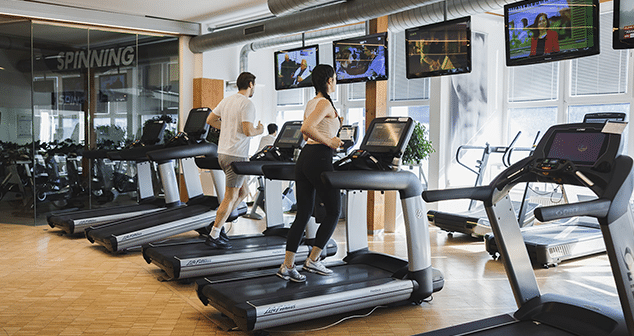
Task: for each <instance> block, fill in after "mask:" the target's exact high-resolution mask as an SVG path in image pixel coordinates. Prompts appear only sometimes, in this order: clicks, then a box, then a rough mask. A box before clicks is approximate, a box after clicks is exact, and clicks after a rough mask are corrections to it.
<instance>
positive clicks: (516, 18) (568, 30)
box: [504, 0, 599, 66]
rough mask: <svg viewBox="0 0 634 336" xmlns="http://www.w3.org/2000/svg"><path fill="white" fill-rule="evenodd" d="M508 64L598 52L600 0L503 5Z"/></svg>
mask: <svg viewBox="0 0 634 336" xmlns="http://www.w3.org/2000/svg"><path fill="white" fill-rule="evenodd" d="M504 23H505V36H506V38H505V44H506V65H508V66H514V65H525V64H535V63H543V62H551V61H559V60H563V59H570V58H577V57H582V56H589V55H596V54H598V53H599V0H526V1H520V2H515V3H512V4H508V5H505V6H504Z"/></svg>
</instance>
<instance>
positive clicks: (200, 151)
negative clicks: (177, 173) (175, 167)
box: [147, 142, 218, 162]
mask: <svg viewBox="0 0 634 336" xmlns="http://www.w3.org/2000/svg"><path fill="white" fill-rule="evenodd" d="M217 150H218V145H216V144H214V143H207V142H201V143H197V144H191V145H186V146H176V147H168V148H162V149H157V150H154V151H150V152H148V153H147V156H148V157H149V158H150V160H152V161H155V162H156V161H168V160H174V159H182V158H188V157H196V156H201V155H207V156H215V155H217V154H216V153H217Z"/></svg>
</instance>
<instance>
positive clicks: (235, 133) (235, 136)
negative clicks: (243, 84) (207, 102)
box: [212, 93, 255, 157]
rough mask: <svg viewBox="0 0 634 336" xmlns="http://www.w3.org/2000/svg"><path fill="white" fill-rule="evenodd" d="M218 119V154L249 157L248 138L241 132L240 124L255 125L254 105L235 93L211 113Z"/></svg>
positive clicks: (243, 96)
mask: <svg viewBox="0 0 634 336" xmlns="http://www.w3.org/2000/svg"><path fill="white" fill-rule="evenodd" d="M212 113H214V114H216V115H217V116H219V117H220V120H221V126H220V139H219V140H218V154H225V155H231V156H239V157H249V142H250V139H249V137H248V136H247V135H246V134H244V133H243V132H242V123H243V122H247V121H248V122H251V123H252V124H255V105H253V103H252V102H251V100H249V98H247V97H246V96H245V95H243V94H240V93H236V94H234V95H232V96H229V97H227V98H225V99H223V100H222V101H220V103H219V104H218V106H216V108H215V109H214V110H213V111H212Z"/></svg>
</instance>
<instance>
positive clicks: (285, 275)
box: [277, 264, 306, 282]
mask: <svg viewBox="0 0 634 336" xmlns="http://www.w3.org/2000/svg"><path fill="white" fill-rule="evenodd" d="M277 276H278V277H280V278H282V279H284V280H287V281H288V280H290V281H294V282H304V281H306V276H305V275H302V274H300V273H299V272H298V271H297V270H296V269H295V266H293V268H288V267H286V265H284V264H282V266H280V269H279V270H278V271H277Z"/></svg>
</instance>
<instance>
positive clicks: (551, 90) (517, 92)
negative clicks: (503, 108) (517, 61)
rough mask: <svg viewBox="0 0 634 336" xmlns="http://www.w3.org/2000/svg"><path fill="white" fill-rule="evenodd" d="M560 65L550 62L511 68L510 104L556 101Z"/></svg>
mask: <svg viewBox="0 0 634 336" xmlns="http://www.w3.org/2000/svg"><path fill="white" fill-rule="evenodd" d="M559 63H560V62H550V63H541V64H533V65H522V66H515V67H511V68H509V102H525V101H543V100H556V99H557V93H558V87H559Z"/></svg>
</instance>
